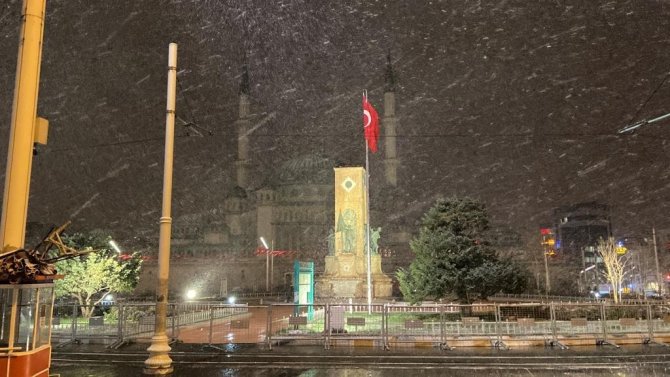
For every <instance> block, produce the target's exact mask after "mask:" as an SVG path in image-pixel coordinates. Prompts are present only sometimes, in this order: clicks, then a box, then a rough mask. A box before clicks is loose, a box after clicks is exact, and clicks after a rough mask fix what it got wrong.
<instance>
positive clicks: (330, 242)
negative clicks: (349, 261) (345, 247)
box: [326, 228, 335, 255]
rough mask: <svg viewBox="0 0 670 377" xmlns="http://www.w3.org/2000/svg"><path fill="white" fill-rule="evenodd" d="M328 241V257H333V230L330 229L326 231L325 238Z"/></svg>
mask: <svg viewBox="0 0 670 377" xmlns="http://www.w3.org/2000/svg"><path fill="white" fill-rule="evenodd" d="M326 240H327V241H328V255H335V229H334V228H330V229H329V230H328V236H327V237H326Z"/></svg>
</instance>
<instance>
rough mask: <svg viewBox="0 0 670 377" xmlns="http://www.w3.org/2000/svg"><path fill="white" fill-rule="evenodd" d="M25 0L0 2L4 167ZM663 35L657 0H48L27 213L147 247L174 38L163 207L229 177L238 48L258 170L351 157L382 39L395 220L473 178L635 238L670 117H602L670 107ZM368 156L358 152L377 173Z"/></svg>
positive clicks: (377, 84)
mask: <svg viewBox="0 0 670 377" xmlns="http://www.w3.org/2000/svg"><path fill="white" fill-rule="evenodd" d="M20 8H21V3H20V1H19V0H4V1H3V2H2V5H0V51H2V52H3V53H2V55H0V141H2V142H1V143H0V159H1V160H0V161H1V163H2V165H3V166H4V165H5V160H6V148H7V140H8V130H9V123H10V115H11V108H12V96H13V88H14V74H15V69H16V53H17V42H18V33H19V26H20ZM669 31H670V1H668V0H637V1H624V0H620V1H597V0H595V1H585V0H581V1H577V0H575V1H563V0H551V1H549V0H538V1H527V0H524V1H520V0H509V1H507V0H500V1H465V0H450V1H437V0H436V1H410V0H405V1H391V0H389V1H386V0H380V1H362V0H343V1H317V0H314V1H309V0H285V1H267V0H229V1H214V0H202V1H194V0H192V1H188V0H172V1H167V0H166V1H157V0H144V1H136V0H117V1H102V0H97V1H95V0H48V2H47V18H46V28H45V40H44V50H43V62H42V74H41V85H40V97H39V109H38V113H39V115H40V116H43V117H45V118H47V119H49V121H50V132H49V144H48V145H47V146H44V147H39V148H38V152H39V153H38V154H37V155H36V156H35V158H34V162H33V172H32V184H31V185H32V186H31V197H30V209H29V221H33V222H41V223H47V224H60V223H62V222H64V221H66V220H68V219H72V220H73V223H74V224H73V226H72V227H73V228H74V229H76V230H85V229H93V228H103V229H107V230H109V231H110V233H112V235H114V236H115V237H118V238H119V239H122V240H124V242H126V244H128V245H130V247H134V246H138V247H139V246H141V244H143V243H148V244H156V245H157V242H154V240H156V239H157V235H158V219H159V217H160V203H161V187H162V175H163V169H162V164H163V138H164V130H165V91H166V89H165V87H166V75H167V68H166V65H167V52H168V44H169V43H170V42H176V43H178V44H179V61H178V67H179V87H178V89H179V93H178V101H177V114H178V117H179V118H180V120H179V121H178V125H179V124H184V123H189V122H193V123H196V124H197V125H198V126H199V127H198V128H196V129H194V128H186V127H183V126H178V128H177V136H178V137H177V141H176V148H175V175H174V184H175V187H174V189H175V191H174V194H173V214H174V216H175V217H176V218H178V217H180V216H186V215H189V214H197V213H199V212H202V211H206V210H207V209H208V208H211V206H212V205H213V203H216V202H218V201H221V200H222V199H223V198H224V197H225V196H226V195H227V194H228V193H227V190H229V189H230V187H232V185H233V183H234V176H235V175H234V174H235V170H234V165H233V162H234V160H235V156H236V154H237V150H236V146H237V141H236V130H235V128H234V124H233V122H234V121H235V119H236V117H237V105H238V97H237V93H238V86H239V81H240V75H241V72H242V66H243V65H244V64H248V66H249V73H250V80H251V97H252V111H253V112H254V113H255V116H254V119H255V120H254V122H255V123H254V124H257V125H259V126H258V128H257V129H256V130H255V131H254V133H253V134H252V137H251V148H252V152H251V157H252V160H253V162H254V163H256V164H258V165H259V169H258V173H257V174H259V175H263V174H270V172H271V171H272V167H273V166H276V165H277V164H278V163H280V162H281V161H285V160H287V159H290V158H296V157H300V156H304V155H308V154H314V153H320V154H321V155H324V156H327V157H328V158H331V159H332V160H333V161H336V162H337V163H338V164H344V165H363V164H364V161H365V154H364V144H363V136H362V124H361V123H362V120H361V104H360V103H361V93H362V92H363V91H364V90H365V89H367V90H368V92H369V98H370V101H371V102H372V103H373V104H374V105H375V106H376V107H377V109H378V111H379V112H380V114H381V113H382V112H383V103H382V102H383V90H384V70H385V65H386V55H387V54H388V53H389V52H390V53H391V57H392V62H393V66H394V68H395V70H396V73H397V83H398V87H397V89H396V98H397V111H396V113H397V116H398V118H399V127H398V135H399V138H398V153H399V157H400V158H401V160H402V167H401V174H400V177H401V179H400V182H399V186H402V187H403V190H402V195H399V196H400V197H398V198H395V201H397V202H400V203H402V204H403V205H402V206H401V208H403V209H402V210H395V209H394V210H393V211H394V213H391V214H389V216H395V217H407V218H408V219H410V220H411V222H413V221H415V220H416V219H417V218H418V216H419V215H420V214H421V213H423V212H424V211H425V210H426V209H427V208H428V207H429V206H430V205H431V204H432V202H433V201H434V199H436V198H438V197H442V196H451V195H454V194H455V195H469V196H472V197H475V198H478V199H481V200H482V201H483V202H484V203H486V205H487V206H488V208H489V210H490V213H491V216H492V218H493V221H494V223H496V224H501V225H505V226H509V227H510V228H512V229H514V230H515V231H517V232H519V233H521V234H522V235H524V237H526V236H527V235H530V234H532V233H533V232H535V231H536V230H537V228H538V227H539V224H541V223H546V222H548V221H550V220H551V211H552V209H553V208H555V207H558V206H562V205H569V204H574V203H577V202H585V201H593V200H598V201H601V202H603V203H606V204H609V205H610V206H611V208H612V222H613V226H614V232H615V235H619V236H623V235H632V234H644V235H648V234H649V233H650V232H651V227H652V226H653V225H655V226H656V227H657V228H658V229H668V228H670V220H669V219H668V217H667V214H668V213H669V211H670V204H669V203H670V172H669V170H668V165H669V163H668V162H669V159H670V145H669V144H668V136H669V135H670V120H666V121H663V122H659V123H655V124H652V125H647V126H645V128H643V129H641V130H640V131H639V132H637V133H636V134H634V135H618V134H617V132H616V131H617V130H618V129H620V128H621V127H623V126H624V125H626V124H629V123H631V122H635V121H637V120H641V119H645V118H647V119H649V118H654V117H657V116H660V115H663V114H666V113H669V112H670V80H667V81H666V78H667V77H668V73H669V72H670V33H669ZM208 131H211V134H210V133H209V132H208ZM382 135H383V130H382ZM381 144H382V145H383V140H382V141H381ZM382 159H383V150H381V153H379V154H376V155H372V156H371V166H372V169H371V170H372V172H373V173H374V174H373V176H372V183H371V184H372V185H373V186H374V185H378V187H381V183H380V181H381V180H382V179H383V178H382V167H383V162H382V161H383V160H382ZM2 173H3V174H2V181H3V182H4V169H2ZM374 191H375V190H374V189H373V192H374ZM371 200H372V201H373V202H375V200H376V198H375V196H374V195H373V196H372V198H371ZM374 205H376V206H377V207H378V208H379V207H382V208H383V207H385V204H384V203H379V202H378V203H376V204H374ZM390 207H391V206H389V208H390ZM394 208H395V207H394ZM134 237H137V238H136V239H135V238H134Z"/></svg>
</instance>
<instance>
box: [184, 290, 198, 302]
mask: <svg viewBox="0 0 670 377" xmlns="http://www.w3.org/2000/svg"><path fill="white" fill-rule="evenodd" d="M196 295H197V292H196V291H195V289H189V290H188V291H186V298H187V299H189V300H193V299H194V298H195V296H196Z"/></svg>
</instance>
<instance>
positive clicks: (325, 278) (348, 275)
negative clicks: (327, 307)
mask: <svg viewBox="0 0 670 377" xmlns="http://www.w3.org/2000/svg"><path fill="white" fill-rule="evenodd" d="M370 262H371V264H370V271H371V273H372V274H371V277H372V296H373V298H389V297H391V292H392V286H393V282H392V280H391V278H390V277H388V276H387V275H386V274H384V273H383V272H382V258H381V255H379V254H375V255H372V256H371V257H370ZM367 287H368V285H367V263H366V260H365V259H364V258H356V256H355V255H353V254H340V255H338V256H334V255H329V256H327V257H326V268H325V271H324V273H323V275H322V276H320V277H318V278H316V294H317V296H318V297H323V298H343V297H346V298H356V299H364V298H367V292H368V291H367Z"/></svg>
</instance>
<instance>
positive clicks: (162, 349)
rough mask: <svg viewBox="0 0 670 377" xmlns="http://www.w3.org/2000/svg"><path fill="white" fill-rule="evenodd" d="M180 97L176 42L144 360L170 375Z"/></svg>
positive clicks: (153, 370) (150, 369)
mask: <svg viewBox="0 0 670 377" xmlns="http://www.w3.org/2000/svg"><path fill="white" fill-rule="evenodd" d="M176 98H177V44H176V43H170V48H169V56H168V85H167V110H166V115H165V166H164V167H163V209H162V216H161V218H160V236H159V237H160V238H159V240H158V286H157V288H156V323H155V329H154V336H153V337H152V338H151V346H150V347H149V348H148V349H147V351H149V353H150V355H149V358H148V359H147V360H146V361H145V362H144V374H147V375H168V374H171V373H172V371H173V368H172V359H171V358H170V355H169V354H168V353H169V352H170V349H171V348H170V346H169V345H168V338H167V334H166V332H165V328H166V326H165V323H166V317H167V306H168V277H169V272H170V238H171V232H172V160H173V150H174V121H175V102H176Z"/></svg>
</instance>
